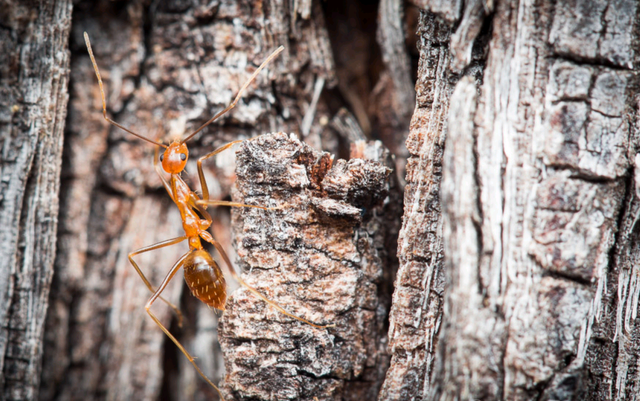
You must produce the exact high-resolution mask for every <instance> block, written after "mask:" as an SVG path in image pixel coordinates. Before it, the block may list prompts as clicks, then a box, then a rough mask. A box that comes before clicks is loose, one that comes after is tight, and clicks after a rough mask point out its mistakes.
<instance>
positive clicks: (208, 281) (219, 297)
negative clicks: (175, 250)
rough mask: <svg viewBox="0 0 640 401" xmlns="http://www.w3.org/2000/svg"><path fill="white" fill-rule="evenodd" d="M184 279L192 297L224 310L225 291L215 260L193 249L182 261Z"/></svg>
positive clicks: (207, 254)
mask: <svg viewBox="0 0 640 401" xmlns="http://www.w3.org/2000/svg"><path fill="white" fill-rule="evenodd" d="M183 267H184V279H185V280H186V282H187V285H188V286H189V289H190V290H191V293H192V294H193V296H194V297H196V298H198V299H199V300H201V301H202V302H204V303H205V304H207V305H209V306H212V307H214V308H216V309H219V310H224V305H225V303H226V300H227V290H226V286H225V281H224V276H223V275H222V271H221V270H220V267H218V264H217V263H216V261H215V260H213V258H212V257H211V255H209V253H207V252H206V251H204V250H202V249H193V250H192V251H191V252H189V254H188V255H187V258H186V259H185V260H184V265H183Z"/></svg>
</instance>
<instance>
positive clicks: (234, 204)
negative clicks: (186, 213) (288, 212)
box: [196, 199, 283, 210]
mask: <svg viewBox="0 0 640 401" xmlns="http://www.w3.org/2000/svg"><path fill="white" fill-rule="evenodd" d="M196 204H198V205H204V206H205V207H206V206H230V207H253V208H256V209H262V210H278V209H282V207H283V206H277V207H266V206H258V205H246V204H244V203H237V202H227V201H219V200H204V199H202V200H197V201H196Z"/></svg>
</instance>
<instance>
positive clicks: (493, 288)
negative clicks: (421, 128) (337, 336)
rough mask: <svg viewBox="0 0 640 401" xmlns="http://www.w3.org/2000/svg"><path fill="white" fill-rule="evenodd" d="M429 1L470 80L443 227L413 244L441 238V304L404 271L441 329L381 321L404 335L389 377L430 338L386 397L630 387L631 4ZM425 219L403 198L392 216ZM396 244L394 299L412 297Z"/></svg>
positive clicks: (634, 381) (458, 67) (462, 97)
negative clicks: (410, 381) (427, 348)
mask: <svg viewBox="0 0 640 401" xmlns="http://www.w3.org/2000/svg"><path fill="white" fill-rule="evenodd" d="M425 3H426V4H425V6H426V7H427V8H429V9H430V10H431V11H432V12H434V13H437V14H438V15H439V17H438V18H443V20H447V21H449V22H450V23H451V24H452V25H453V29H454V33H453V34H452V36H451V40H450V42H449V49H450V50H449V51H450V54H451V57H452V63H451V67H450V68H451V71H461V72H462V74H463V75H471V76H473V75H474V70H477V71H479V72H480V73H481V75H480V78H481V80H479V81H477V80H474V79H472V78H464V79H463V80H461V81H460V82H458V83H457V84H456V88H455V93H454V95H453V96H452V98H451V100H450V103H449V111H448V114H449V117H448V124H446V125H445V127H444V128H443V129H442V130H441V131H445V132H446V131H448V133H447V135H448V137H447V139H446V144H445V152H444V156H443V159H442V170H443V174H442V187H441V190H440V191H441V192H440V196H441V198H442V202H443V205H444V206H443V207H442V212H443V221H444V226H443V230H442V236H441V237H440V236H438V235H434V236H433V238H431V239H429V240H428V241H427V242H426V244H425V246H422V247H421V249H422V250H423V252H424V250H425V249H438V248H437V244H438V243H439V242H440V241H442V243H443V245H444V261H445V263H444V265H443V266H441V268H443V269H444V277H445V281H446V283H447V284H446V286H445V288H446V290H445V295H444V304H443V305H442V306H441V304H437V303H436V304H435V305H430V304H429V303H428V301H429V299H437V298H435V297H433V298H431V297H432V296H431V295H430V294H431V291H432V287H425V286H424V283H430V281H429V278H430V277H431V275H432V274H433V273H432V271H431V270H428V269H425V268H424V267H423V268H421V269H418V272H419V274H418V275H417V277H416V278H417V279H418V280H415V282H416V283H420V285H421V288H422V290H423V291H429V292H422V293H421V294H419V295H418V296H417V297H416V298H415V299H416V301H418V302H416V303H417V304H420V305H427V311H426V312H424V310H423V309H421V311H422V315H418V316H423V315H424V316H433V317H432V321H434V322H440V321H441V322H442V323H441V327H442V329H441V331H440V332H439V333H438V332H437V330H436V334H435V339H434V338H433V337H431V336H426V337H424V336H423V333H429V331H427V330H425V329H422V328H420V326H419V323H420V321H419V320H416V321H415V323H414V324H415V327H417V328H418V330H419V334H420V335H419V336H416V337H415V338H413V339H412V338H411V335H410V334H402V333H401V331H398V329H397V328H395V329H394V330H395V332H394V331H391V332H390V337H391V338H392V339H391V343H392V344H393V343H394V341H397V340H395V339H393V336H394V335H396V336H399V337H398V338H399V339H408V340H409V346H405V347H404V348H402V349H400V352H397V356H396V355H394V360H392V364H391V368H390V373H389V374H388V376H387V381H389V380H390V379H394V380H398V378H399V377H401V376H398V375H395V376H393V375H392V372H394V369H398V371H402V369H404V366H406V363H405V365H404V366H403V365H402V363H404V359H403V358H401V357H400V356H404V355H411V354H410V353H408V352H406V349H409V350H413V349H420V347H422V343H421V342H423V341H424V339H425V338H426V339H428V340H429V341H431V342H435V341H437V342H438V350H437V352H433V351H432V352H428V353H427V354H426V357H425V358H424V359H423V361H424V362H423V363H422V365H419V366H416V367H415V368H414V369H413V370H409V372H411V373H413V374H414V375H415V376H416V379H415V382H416V383H417V384H416V385H407V387H406V388H405V390H403V391H400V392H397V393H395V394H392V393H388V394H387V395H385V397H386V399H580V398H584V397H586V398H588V399H593V400H601V399H612V398H613V399H625V400H626V399H635V394H637V389H638V376H637V374H636V372H635V368H634V366H635V365H636V363H637V352H636V347H635V346H634V345H633V344H634V343H635V342H634V339H635V336H636V331H635V330H634V328H635V319H636V316H637V315H636V313H635V311H636V309H637V304H638V297H637V290H636V286H637V284H636V279H635V273H634V269H635V260H636V252H637V251H636V250H635V247H634V245H633V244H634V243H635V242H634V239H635V235H636V234H635V228H634V227H635V222H636V221H637V216H638V215H637V210H638V209H637V205H636V204H637V195H636V185H637V184H636V180H635V179H632V178H633V177H635V165H634V164H633V162H635V160H636V152H635V149H636V148H637V133H636V132H637V129H636V120H637V117H636V115H637V110H638V106H637V99H635V97H634V90H635V88H637V79H636V74H635V68H636V67H635V66H636V65H637V53H636V51H635V49H634V47H633V45H632V44H633V43H635V42H636V41H637V35H638V31H637V27H636V23H635V22H634V21H635V20H636V18H637V17H636V16H637V13H638V7H637V3H635V2H632V1H617V2H605V1H602V2H586V1H584V2H583V1H577V2H561V3H557V4H556V3H552V2H544V1H540V2H533V3H518V2H498V3H497V4H496V9H495V10H493V9H492V6H493V3H492V2H486V3H484V4H480V5H481V6H482V7H481V6H479V5H478V3H477V2H469V3H468V4H464V8H460V9H457V10H456V9H454V8H452V7H450V5H451V2H438V1H432V2H425ZM445 3H446V4H445ZM487 12H493V14H490V16H487V15H486V14H485V13H487ZM489 23H490V26H491V28H492V31H491V32H490V36H486V35H487V34H486V33H482V32H485V31H483V30H482V29H481V27H482V25H483V24H485V25H486V24H489ZM454 24H455V25H454ZM423 40H424V41H425V42H427V43H428V38H426V37H424V36H423ZM484 44H486V46H487V47H486V51H484V52H482V53H481V54H484V55H485V57H483V58H482V59H480V60H479V63H475V62H474V61H473V60H474V56H473V54H474V51H473V49H474V47H478V48H483V47H484ZM469 55H470V56H469ZM430 62H431V65H436V62H434V60H433V59H432V60H431V61H430ZM450 78H451V77H446V79H447V82H451V80H450ZM438 83H439V81H437V80H436V81H435V82H434V83H433V84H432V86H434V87H437V85H438ZM419 98H420V89H419V86H418V99H419ZM420 112H421V110H420V106H419V104H418V108H417V110H416V114H414V122H415V121H420V120H418V119H417V117H416V116H419V115H420V114H419V113H420ZM424 121H429V122H430V121H431V120H426V119H423V123H424ZM425 125H426V124H425ZM447 127H448V128H447ZM440 135H441V134H440ZM437 138H438V136H436V135H433V136H432V137H431V138H430V140H431V143H432V144H433V145H431V146H435V144H437V143H438V139H437ZM420 160H428V159H426V158H425V157H424V156H422V158H421V159H420ZM409 166H411V162H410V163H409ZM425 166H429V164H428V163H425ZM410 171H411V170H410ZM418 177H420V175H418ZM409 188H411V187H409ZM407 193H408V194H409V193H410V192H409V191H408V192H407ZM407 196H409V195H407ZM423 196H424V195H423ZM424 199H425V200H423V201H422V202H424V203H422V204H423V205H427V204H428V203H426V199H428V198H426V196H425V198H424ZM406 204H409V202H406ZM423 220H424V217H423V216H422V215H420V214H416V213H413V214H411V213H408V212H407V211H405V217H404V221H405V223H404V227H407V226H409V225H410V224H412V222H414V223H413V224H417V225H418V227H420V229H423V230H426V227H428V225H427V224H424V223H422V221H423ZM423 224H424V225H423ZM433 231H436V232H437V230H433ZM415 232H417V231H416V230H414V231H407V232H405V231H403V232H401V238H403V236H406V235H408V234H409V235H410V234H413V233H415ZM410 238H411V237H410ZM400 244H401V246H400V255H401V266H400V272H399V275H398V286H397V289H396V294H394V305H400V303H399V302H405V303H407V302H408V300H409V299H411V298H410V296H409V291H404V292H405V293H406V295H404V294H403V287H402V280H401V279H402V277H403V272H404V271H405V270H406V271H411V270H410V269H409V267H410V266H412V265H410V264H409V263H403V261H402V241H401V243H400ZM423 265H424V263H423ZM419 266H420V265H419ZM426 294H429V296H427V295H426ZM395 307H396V306H394V309H393V311H395V310H396V309H395ZM393 313H395V314H396V315H395V319H396V321H398V322H399V321H402V320H401V319H398V317H397V316H401V315H399V314H398V312H393ZM413 316H416V315H415V314H414V315H413ZM392 319H393V317H392ZM394 324H395V323H394V320H392V328H394V327H396V326H394ZM430 327H431V326H430V325H429V326H427V328H430ZM407 332H409V330H407ZM398 333H400V334H398ZM413 352H414V353H415V352H416V351H413ZM434 358H435V365H433V371H432V373H431V374H429V369H428V367H429V366H430V365H429V362H430V361H432V360H433V359H434ZM394 362H396V363H399V365H395V364H394ZM385 386H386V384H385ZM395 388H398V387H395ZM383 395H384V394H383Z"/></svg>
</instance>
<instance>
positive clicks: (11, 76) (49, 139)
mask: <svg viewBox="0 0 640 401" xmlns="http://www.w3.org/2000/svg"><path fill="white" fill-rule="evenodd" d="M0 25H1V26H2V29H0V54H1V55H0V116H1V117H0V134H1V137H2V139H1V140H0V144H1V145H0V147H1V148H2V155H1V156H0V177H1V179H0V356H1V357H0V372H1V374H0V387H1V389H0V392H1V393H0V398H1V399H3V400H31V399H34V398H36V397H37V394H38V387H39V382H40V369H41V357H42V347H41V343H42V336H43V329H44V322H45V314H46V312H47V306H48V302H47V299H48V295H49V289H50V285H51V276H52V274H53V261H54V257H55V252H56V246H55V245H56V228H57V223H58V189H59V182H60V181H59V180H60V178H59V177H60V165H61V156H62V133H63V128H64V121H65V116H66V112H67V99H68V95H67V82H68V74H69V70H68V68H69V52H68V49H67V40H68V35H69V29H70V25H71V2H70V1H54V2H46V1H36V2H30V3H29V4H23V2H19V1H8V2H4V3H3V5H2V11H1V12H0Z"/></svg>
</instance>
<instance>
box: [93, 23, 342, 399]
mask: <svg viewBox="0 0 640 401" xmlns="http://www.w3.org/2000/svg"><path fill="white" fill-rule="evenodd" d="M84 40H85V43H86V44H87V50H88V51H89V57H91V63H92V64H93V69H94V70H95V73H96V77H97V78H98V85H99V86H100V95H101V97H102V115H103V117H104V119H105V120H106V121H107V122H109V123H110V124H113V125H115V126H116V127H118V128H120V129H122V130H124V131H126V132H128V133H130V134H131V135H134V136H136V137H138V138H140V139H142V140H144V141H147V142H149V143H152V144H154V145H156V146H160V147H162V148H165V151H164V153H163V154H162V155H161V156H160V163H161V164H162V170H164V171H165V172H166V173H168V174H170V175H171V176H170V178H169V180H168V181H167V179H166V178H165V177H164V175H163V173H162V170H161V168H160V167H159V166H158V157H157V155H158V153H157V148H156V155H155V157H154V159H153V165H154V168H155V169H156V172H157V173H158V175H159V176H160V179H161V180H162V183H163V185H164V187H165V189H166V190H167V192H168V193H169V196H170V197H171V199H172V200H173V202H174V203H175V204H176V206H178V209H179V210H180V216H181V218H182V227H183V228H184V235H183V236H181V237H177V238H173V239H169V240H166V241H161V242H158V243H157V244H153V245H149V246H146V247H144V248H140V249H138V250H136V251H133V252H131V253H130V254H129V261H130V262H131V264H132V265H133V268H134V269H136V272H137V273H138V275H140V278H142V281H144V283H145V285H146V286H147V288H148V289H149V291H151V292H152V293H153V295H152V296H151V298H150V299H149V301H148V302H147V304H146V305H145V309H146V311H147V313H148V314H149V316H151V319H153V321H154V322H155V323H156V324H157V325H158V326H160V328H161V329H162V331H164V333H165V334H166V335H167V336H168V337H169V338H170V339H171V341H173V342H174V343H175V344H176V346H177V347H178V348H179V349H180V351H182V353H183V354H184V355H185V356H186V357H187V358H188V359H189V362H191V364H192V365H193V367H194V368H195V369H196V370H197V371H198V373H199V374H200V376H202V378H203V379H204V380H205V381H206V382H207V383H209V384H210V385H211V387H213V388H214V389H215V390H216V391H217V392H218V394H219V395H220V398H221V399H222V400H223V401H224V397H223V395H222V393H221V392H220V389H219V388H218V387H217V386H216V385H215V384H213V382H211V380H209V378H208V377H207V376H206V375H205V374H204V373H203V372H202V371H201V370H200V368H199V367H198V365H197V364H196V363H195V361H194V358H193V357H192V356H191V355H190V354H189V352H187V350H186V349H185V348H184V347H183V346H182V344H180V341H178V340H177V339H176V338H175V337H174V336H173V335H172V334H171V333H170V332H169V330H168V329H167V328H166V327H165V326H164V325H163V324H162V323H161V322H160V320H158V318H157V317H156V316H155V315H154V314H153V312H151V305H153V303H154V302H155V301H156V300H157V299H160V300H162V301H163V302H165V303H166V304H167V305H169V306H170V307H171V308H172V309H173V310H174V311H175V312H176V314H177V315H178V319H179V321H180V322H181V321H182V314H181V313H180V310H179V309H178V307H177V306H175V305H173V304H172V303H171V302H169V301H167V300H166V299H164V298H162V297H161V296H160V294H161V293H162V291H164V289H165V288H166V287H167V285H168V284H169V282H170V281H171V279H172V278H173V277H174V276H175V274H176V273H177V272H178V270H179V269H180V268H182V267H183V268H184V278H185V281H186V282H187V286H188V287H189V290H191V293H192V294H193V295H194V296H195V297H196V298H198V299H199V300H200V301H202V302H204V303H205V304H207V305H208V306H211V307H214V308H216V309H219V310H224V309H225V303H226V298H227V290H226V285H225V281H224V276H223V275H222V272H221V271H220V267H219V266H218V264H217V263H216V261H215V260H214V259H213V257H212V256H211V254H210V253H209V252H207V250H205V249H204V248H203V246H202V243H201V241H200V240H201V239H202V240H205V241H206V242H209V243H210V244H212V245H213V246H214V247H215V248H216V249H217V250H218V253H219V254H220V256H221V257H222V259H224V262H225V264H226V265H227V266H228V270H229V272H230V273H231V275H232V276H233V277H234V278H235V279H236V280H237V281H238V283H240V284H241V285H242V286H244V287H245V288H247V289H248V290H249V291H251V292H252V293H253V294H255V295H256V296H257V297H258V298H260V299H262V300H263V301H265V302H266V303H267V304H269V305H271V306H272V307H274V308H275V309H277V310H278V311H280V312H281V313H282V314H284V315H286V316H289V317H292V318H294V319H297V320H299V321H301V322H304V323H306V324H309V325H311V326H313V327H316V328H319V329H323V328H328V327H333V325H326V326H321V325H317V324H314V323H311V322H310V321H308V320H306V319H303V318H301V317H299V316H296V315H294V314H292V313H289V312H287V311H286V310H284V309H283V308H282V307H281V306H280V305H278V304H277V303H275V302H273V301H271V300H270V299H268V298H267V297H265V296H264V295H262V294H261V293H260V292H258V290H256V289H255V288H253V287H251V286H250V285H248V284H247V283H245V282H244V280H242V278H241V277H240V275H238V274H237V273H236V271H235V269H234V267H233V265H232V264H231V261H230V260H229V257H228V256H227V253H226V252H225V251H224V249H223V248H222V245H221V244H220V243H219V242H218V241H216V240H215V239H214V238H213V236H212V235H211V234H210V233H209V231H207V229H208V228H209V226H211V223H212V221H213V220H212V218H211V215H210V214H209V213H208V212H207V211H206V209H207V206H233V207H253V208H258V209H263V210H273V209H275V208H267V207H264V206H256V205H245V204H242V203H236V202H227V201H218V200H211V199H209V189H208V187H207V182H206V179H205V177H204V173H203V171H202V162H203V161H204V160H206V159H208V158H210V157H212V156H214V155H216V154H218V153H220V152H222V151H223V150H225V149H228V148H230V147H231V146H233V145H235V144H237V143H240V142H242V141H233V142H229V143H228V144H226V145H223V146H221V147H219V148H218V149H216V150H214V151H213V152H211V153H208V154H206V155H204V156H202V157H200V158H199V159H198V162H197V166H198V177H199V180H200V187H201V188H202V199H200V197H199V196H198V195H197V194H196V193H195V192H193V191H192V190H191V189H190V188H189V186H188V185H187V184H186V183H185V182H184V181H183V180H182V178H181V177H180V173H181V172H182V171H183V170H184V168H185V166H186V164H187V159H188V158H189V149H188V148H187V145H186V142H187V141H188V140H189V139H191V138H193V137H194V136H195V135H196V134H198V133H199V132H200V131H202V130H203V129H204V128H205V127H206V126H208V125H209V124H211V123H212V122H214V121H216V120H217V119H218V118H219V117H220V116H222V115H223V114H225V113H226V112H228V111H229V110H231V109H232V108H233V107H235V105H236V104H237V103H238V101H239V100H240V97H241V96H242V92H243V91H244V90H245V89H246V88H247V87H248V86H249V84H250V83H251V82H252V81H253V80H254V79H255V77H256V76H257V75H258V74H259V73H260V71H261V70H262V69H263V68H264V67H265V66H266V65H267V64H268V63H269V62H270V61H271V60H273V59H274V58H275V57H276V56H277V55H278V54H279V53H280V52H281V51H282V50H284V47H283V46H280V47H279V48H277V49H276V50H275V51H274V52H273V53H271V55H270V56H269V57H267V59H266V60H265V61H264V62H263V63H262V64H261V65H260V66H259V67H258V68H257V69H256V70H255V71H254V73H253V74H252V75H251V76H250V77H249V79H248V80H247V82H246V83H245V84H244V85H243V86H242V87H241V88H240V90H239V91H238V94H237V95H236V98H235V99H234V100H233V102H232V103H231V104H230V105H229V106H227V107H226V108H225V109H224V110H222V111H221V112H219V113H217V114H216V115H214V116H213V117H212V118H211V119H210V120H209V121H207V122H206V123H204V125H202V126H201V127H200V128H198V129H197V130H195V131H194V132H193V133H191V134H190V135H188V136H187V137H186V138H185V139H183V140H181V141H180V140H177V139H174V140H173V142H171V144H169V145H168V146H167V145H165V144H163V143H160V142H156V141H153V140H151V139H149V138H146V137H144V136H142V135H140V134H137V133H135V132H133V131H131V130H129V129H127V128H125V127H123V126H122V125H120V124H118V123H117V122H115V121H113V120H112V119H110V118H109V117H108V116H107V102H106V100H105V96H104V88H103V84H102V78H101V77H100V70H99V69H98V64H97V63H96V59H95V57H94V56H93V51H92V49H91V42H90V41H89V35H87V33H86V32H85V33H84ZM184 240H187V241H188V243H189V251H188V252H187V253H186V254H185V255H183V256H182V257H181V258H180V259H178V261H177V262H176V263H175V264H174V265H173V267H172V268H171V270H169V273H168V274H167V275H166V277H165V278H164V280H163V281H162V283H161V284H160V287H158V289H157V290H155V289H154V288H153V286H152V285H151V283H150V282H149V280H148V279H147V278H146V277H145V275H144V273H142V270H140V267H139V266H138V264H137V263H136V261H135V260H133V257H134V256H136V255H139V254H142V253H145V252H149V251H154V250H157V249H160V248H164V247H168V246H171V245H175V244H178V243H180V242H182V241H184Z"/></svg>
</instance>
